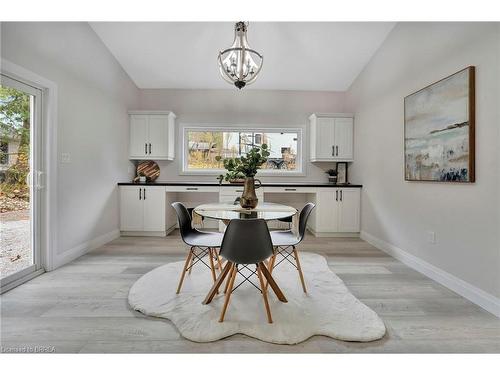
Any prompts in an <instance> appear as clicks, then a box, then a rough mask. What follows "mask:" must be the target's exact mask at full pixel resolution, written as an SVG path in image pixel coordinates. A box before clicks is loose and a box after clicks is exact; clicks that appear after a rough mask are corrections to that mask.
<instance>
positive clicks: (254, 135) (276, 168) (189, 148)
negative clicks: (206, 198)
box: [183, 128, 302, 174]
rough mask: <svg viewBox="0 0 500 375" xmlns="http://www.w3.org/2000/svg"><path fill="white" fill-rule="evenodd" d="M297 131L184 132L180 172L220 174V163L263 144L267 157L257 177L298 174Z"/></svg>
mask: <svg viewBox="0 0 500 375" xmlns="http://www.w3.org/2000/svg"><path fill="white" fill-rule="evenodd" d="M300 138H301V129H255V130H252V131H248V130H247V129H245V130H241V129H228V128H223V129H203V128H185V129H184V163H183V166H184V168H183V169H184V172H187V173H190V172H193V173H207V174H211V173H214V174H215V173H220V171H221V170H222V169H224V166H223V163H222V160H221V161H217V160H216V158H217V156H221V157H222V159H226V158H236V157H240V156H244V155H245V154H246V153H247V152H248V151H250V150H251V149H252V148H254V147H258V146H261V145H263V144H267V146H268V147H269V151H270V152H271V155H270V156H269V158H268V161H267V163H266V164H264V165H263V166H262V170H261V171H259V174H287V173H288V174H290V173H295V174H297V173H301V172H302V163H301V153H300V150H301V139H300Z"/></svg>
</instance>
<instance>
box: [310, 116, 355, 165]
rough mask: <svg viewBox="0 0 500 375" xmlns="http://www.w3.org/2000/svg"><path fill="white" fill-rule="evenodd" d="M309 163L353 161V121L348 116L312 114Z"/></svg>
mask: <svg viewBox="0 0 500 375" xmlns="http://www.w3.org/2000/svg"><path fill="white" fill-rule="evenodd" d="M309 121H310V133H309V134H310V142H311V146H310V147H311V150H310V151H311V157H310V160H311V161H313V162H314V161H353V160H354V145H353V142H354V135H353V134H354V119H353V117H352V115H350V114H337V115H334V114H312V115H311V116H310V117H309Z"/></svg>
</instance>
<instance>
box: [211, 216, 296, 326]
mask: <svg viewBox="0 0 500 375" xmlns="http://www.w3.org/2000/svg"><path fill="white" fill-rule="evenodd" d="M273 250H274V249H273V243H272V242H271V236H270V235H269V229H268V228H267V224H266V222H265V220H263V219H233V220H231V221H230V222H229V225H228V226H227V228H226V232H225V234H224V238H223V240H222V245H221V248H220V256H221V257H222V258H224V259H226V260H227V261H228V262H227V264H226V266H225V267H224V269H223V271H222V272H221V274H220V275H219V277H218V278H217V280H216V282H215V284H214V285H213V287H212V289H211V290H210V292H209V293H208V295H207V297H206V298H205V301H203V303H204V304H208V303H210V302H211V301H212V299H213V297H214V296H215V294H216V293H217V290H218V288H219V287H220V286H221V284H222V282H223V281H224V279H225V278H226V277H228V279H227V282H226V296H225V300H224V306H223V307H222V311H221V314H220V319H219V322H223V321H224V316H225V314H226V310H227V307H228V305H229V299H230V298H231V293H232V292H233V291H234V290H235V289H236V288H238V287H239V286H240V285H241V284H242V283H244V282H245V281H250V282H251V283H252V284H253V285H254V286H255V287H256V288H257V289H259V291H260V292H261V293H262V298H263V299H264V305H265V308H266V313H267V321H268V322H269V323H272V322H273V319H272V316H271V309H270V308H269V301H268V298H267V288H266V287H265V284H264V279H266V280H267V282H268V284H269V285H270V286H271V288H272V289H273V291H274V293H275V294H276V296H277V297H278V299H279V300H280V301H281V302H287V300H286V298H285V296H284V294H283V292H282V291H281V290H280V288H279V287H278V285H277V284H276V282H275V281H274V279H273V277H272V276H271V273H270V272H269V270H268V269H267V267H266V265H265V264H264V261H265V260H266V259H268V258H269V257H271V256H272V255H273ZM250 264H255V266H256V267H255V271H252V270H251V269H250V268H249V267H248V265H250ZM243 269H246V271H250V272H251V274H250V275H248V274H247V275H244V274H243V273H241V271H242V270H243ZM238 273H240V274H241V275H242V276H243V277H244V280H243V281H242V282H241V283H240V284H238V285H237V286H236V287H234V282H235V279H236V276H237V274H238ZM254 274H257V277H258V279H259V284H260V288H259V287H258V286H257V285H255V284H254V283H253V282H252V281H251V280H250V277H252V276H253V275H254Z"/></svg>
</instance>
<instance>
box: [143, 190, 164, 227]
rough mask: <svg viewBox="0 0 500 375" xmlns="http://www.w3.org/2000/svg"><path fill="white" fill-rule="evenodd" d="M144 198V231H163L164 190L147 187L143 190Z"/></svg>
mask: <svg viewBox="0 0 500 375" xmlns="http://www.w3.org/2000/svg"><path fill="white" fill-rule="evenodd" d="M143 189H144V190H143V191H144V192H145V194H144V195H145V196H144V197H143V198H144V231H147V232H148V231H151V232H161V231H165V230H166V227H165V215H166V212H165V209H166V207H165V203H166V202H165V198H166V197H165V195H166V193H165V188H161V187H155V186H148V187H145V188H143Z"/></svg>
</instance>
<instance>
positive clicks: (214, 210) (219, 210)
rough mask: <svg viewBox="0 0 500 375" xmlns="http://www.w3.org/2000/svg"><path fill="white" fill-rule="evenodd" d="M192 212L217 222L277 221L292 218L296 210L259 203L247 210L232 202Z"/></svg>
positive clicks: (205, 206) (281, 205) (200, 207)
mask: <svg viewBox="0 0 500 375" xmlns="http://www.w3.org/2000/svg"><path fill="white" fill-rule="evenodd" d="M194 212H196V213H197V214H198V215H200V216H204V217H207V218H211V219H218V220H232V219H264V220H277V219H283V218H285V217H290V216H293V215H295V214H296V213H297V210H296V209H295V208H294V207H291V206H285V205H283V204H278V203H267V202H263V203H259V204H258V205H257V207H255V208H254V209H250V210H247V209H245V208H242V207H241V206H240V205H239V204H233V202H221V203H207V204H202V205H199V206H197V207H195V209H194Z"/></svg>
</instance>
